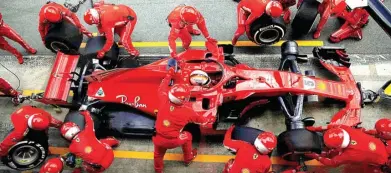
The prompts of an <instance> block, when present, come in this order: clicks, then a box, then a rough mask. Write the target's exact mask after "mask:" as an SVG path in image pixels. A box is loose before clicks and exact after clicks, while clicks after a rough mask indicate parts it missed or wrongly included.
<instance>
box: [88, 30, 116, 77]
mask: <svg viewBox="0 0 391 173" xmlns="http://www.w3.org/2000/svg"><path fill="white" fill-rule="evenodd" d="M105 43H106V37H105V36H96V37H92V38H89V39H88V41H87V44H86V47H85V49H84V52H83V58H85V59H93V58H96V57H97V55H98V51H100V50H101V49H102V48H103V46H104V45H105ZM103 61H110V64H109V65H105V66H104V67H105V68H106V69H112V68H114V67H115V66H116V65H117V63H118V61H119V46H118V44H117V43H116V42H114V43H113V45H112V46H111V48H110V50H109V51H107V52H106V53H105V56H104V57H103V58H102V59H100V60H99V63H100V64H101V65H103Z"/></svg>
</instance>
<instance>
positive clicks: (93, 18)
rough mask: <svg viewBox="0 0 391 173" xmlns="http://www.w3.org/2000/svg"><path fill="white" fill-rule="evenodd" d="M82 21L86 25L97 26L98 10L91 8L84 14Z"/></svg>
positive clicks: (98, 19) (98, 20)
mask: <svg viewBox="0 0 391 173" xmlns="http://www.w3.org/2000/svg"><path fill="white" fill-rule="evenodd" d="M84 21H85V22H86V23H87V24H88V25H92V24H99V22H100V17H99V12H98V10H96V9H94V8H91V9H89V10H87V11H86V12H85V13H84Z"/></svg>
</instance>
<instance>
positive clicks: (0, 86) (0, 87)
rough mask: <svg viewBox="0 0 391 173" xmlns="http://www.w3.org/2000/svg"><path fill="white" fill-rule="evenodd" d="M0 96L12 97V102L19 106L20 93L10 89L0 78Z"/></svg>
mask: <svg viewBox="0 0 391 173" xmlns="http://www.w3.org/2000/svg"><path fill="white" fill-rule="evenodd" d="M0 95H5V96H10V97H12V102H13V103H14V104H15V105H18V104H19V95H20V93H19V92H18V91H16V90H15V89H14V88H12V86H11V84H10V83H8V82H7V81H6V80H5V79H3V78H1V77H0Z"/></svg>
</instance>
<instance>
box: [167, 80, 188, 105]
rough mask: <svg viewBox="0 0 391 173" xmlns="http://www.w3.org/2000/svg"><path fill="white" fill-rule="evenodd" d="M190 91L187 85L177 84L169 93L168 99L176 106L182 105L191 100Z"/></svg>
mask: <svg viewBox="0 0 391 173" xmlns="http://www.w3.org/2000/svg"><path fill="white" fill-rule="evenodd" d="M189 97H190V89H189V87H188V86H187V85H185V84H175V85H174V86H172V87H171V89H170V91H169V92H168V98H169V99H170V101H171V102H172V103H174V104H176V105H182V104H183V102H185V101H187V100H189Z"/></svg>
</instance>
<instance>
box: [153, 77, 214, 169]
mask: <svg viewBox="0 0 391 173" xmlns="http://www.w3.org/2000/svg"><path fill="white" fill-rule="evenodd" d="M170 81H171V74H168V75H167V76H166V77H165V78H164V79H163V81H162V83H161V84H160V86H159V91H158V92H159V99H160V102H161V105H160V107H159V113H158V115H157V119H156V124H155V127H156V136H154V137H153V138H152V140H153V144H154V166H155V171H156V172H157V173H160V172H162V171H163V167H164V165H163V164H164V163H163V157H164V154H165V153H166V151H167V149H173V148H176V147H179V146H181V147H182V151H183V155H184V161H185V163H189V162H190V161H191V160H192V159H193V158H194V155H193V153H192V135H191V133H189V132H186V131H182V129H183V128H184V126H185V125H187V124H188V123H198V124H206V123H208V122H209V121H208V120H209V119H208V118H206V117H203V116H202V115H198V114H196V113H195V112H194V111H193V109H192V108H191V107H189V106H187V105H182V106H178V105H175V104H172V103H171V102H170V100H169V98H168V91H169V89H170V87H169V83H170Z"/></svg>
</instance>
